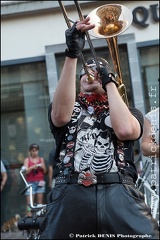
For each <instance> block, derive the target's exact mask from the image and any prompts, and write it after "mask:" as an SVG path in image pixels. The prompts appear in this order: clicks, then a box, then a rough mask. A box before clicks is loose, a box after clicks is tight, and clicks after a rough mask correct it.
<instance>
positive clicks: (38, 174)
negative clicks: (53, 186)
mask: <svg viewBox="0 0 160 240" xmlns="http://www.w3.org/2000/svg"><path fill="white" fill-rule="evenodd" d="M41 163H42V160H41V158H39V160H38V162H37V163H36V164H35V163H33V162H32V161H31V159H30V158H28V167H31V166H34V165H37V164H41ZM41 180H44V173H43V170H42V169H41V168H37V169H36V170H32V171H31V172H30V173H29V174H28V175H26V181H27V182H37V181H41Z"/></svg>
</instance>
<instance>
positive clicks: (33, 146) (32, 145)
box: [29, 143, 39, 151]
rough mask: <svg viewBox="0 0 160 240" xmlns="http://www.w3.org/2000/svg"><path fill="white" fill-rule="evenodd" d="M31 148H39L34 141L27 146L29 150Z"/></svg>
mask: <svg viewBox="0 0 160 240" xmlns="http://www.w3.org/2000/svg"><path fill="white" fill-rule="evenodd" d="M33 148H37V149H38V150H39V145H38V144H36V143H32V144H31V145H30V146H29V150H30V151H31V150H32V149H33Z"/></svg>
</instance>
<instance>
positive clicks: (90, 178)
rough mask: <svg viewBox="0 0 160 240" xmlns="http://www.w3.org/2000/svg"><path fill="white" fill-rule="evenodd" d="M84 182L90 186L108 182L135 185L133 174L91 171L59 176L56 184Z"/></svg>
mask: <svg viewBox="0 0 160 240" xmlns="http://www.w3.org/2000/svg"><path fill="white" fill-rule="evenodd" d="M62 183H68V184H74V183H78V184H80V185H81V184H82V185H84V186H90V185H95V184H98V183H99V184H107V183H110V184H111V183H126V184H132V185H134V182H133V178H132V177H131V175H123V174H121V173H119V172H118V173H103V174H91V173H90V172H89V171H87V172H82V173H79V174H71V175H67V176H57V177H56V179H55V184H62Z"/></svg>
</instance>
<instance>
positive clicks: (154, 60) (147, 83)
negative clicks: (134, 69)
mask: <svg viewBox="0 0 160 240" xmlns="http://www.w3.org/2000/svg"><path fill="white" fill-rule="evenodd" d="M139 53H140V62H141V63H140V64H141V73H142V82H143V89H144V99H145V102H144V104H145V109H146V112H149V111H150V110H151V109H153V108H156V107H158V106H159V82H158V78H159V47H158V46H150V47H143V48H140V49H139Z"/></svg>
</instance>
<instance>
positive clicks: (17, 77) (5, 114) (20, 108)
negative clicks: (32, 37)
mask: <svg viewBox="0 0 160 240" xmlns="http://www.w3.org/2000/svg"><path fill="white" fill-rule="evenodd" d="M49 103H50V100H49V91H48V81H47V74H46V65H45V62H33V63H26V64H19V65H18V64H17V65H11V66H5V67H2V68H1V158H2V160H3V162H4V164H5V166H6V167H7V169H8V173H9V175H10V176H11V177H12V181H11V182H10V184H9V186H8V187H6V189H4V192H3V197H4V199H3V201H2V202H3V203H4V204H2V205H1V210H2V214H1V223H3V222H4V221H5V220H7V219H9V218H10V217H13V216H14V215H15V214H20V215H21V216H23V215H24V214H25V210H26V199H25V196H21V195H20V192H21V190H22V189H23V188H24V183H23V180H22V179H21V178H20V174H19V171H20V168H21V166H22V164H23V162H24V159H25V158H26V157H27V156H28V155H29V151H28V147H29V145H30V144H31V143H34V142H35V143H37V144H39V146H40V152H39V155H40V156H42V157H43V158H44V159H45V160H46V164H47V161H48V157H49V152H50V150H51V149H52V147H53V145H54V140H53V136H52V134H51V132H50V128H49V124H48V114H47V113H48V106H49ZM46 180H47V175H46ZM17 199H18V201H17ZM20 202H21V204H20Z"/></svg>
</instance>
